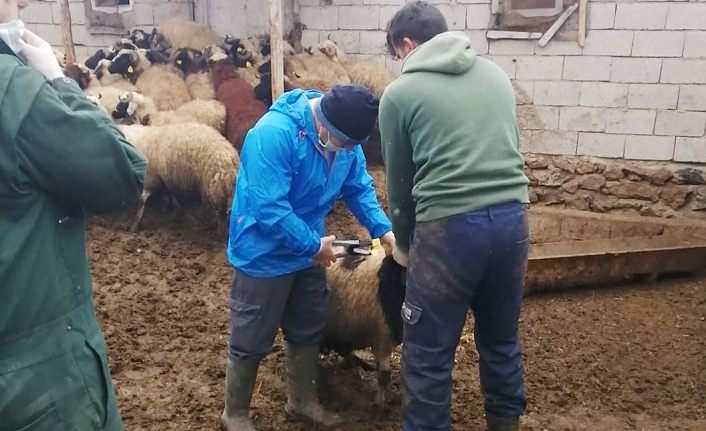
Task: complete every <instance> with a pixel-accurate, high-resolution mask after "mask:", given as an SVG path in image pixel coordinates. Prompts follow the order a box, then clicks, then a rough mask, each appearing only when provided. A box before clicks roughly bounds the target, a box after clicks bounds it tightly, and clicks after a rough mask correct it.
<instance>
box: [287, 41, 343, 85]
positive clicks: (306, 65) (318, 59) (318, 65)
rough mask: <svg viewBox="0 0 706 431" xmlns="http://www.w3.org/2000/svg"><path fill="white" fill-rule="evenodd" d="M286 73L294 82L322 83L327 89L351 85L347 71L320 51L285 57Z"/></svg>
mask: <svg viewBox="0 0 706 431" xmlns="http://www.w3.org/2000/svg"><path fill="white" fill-rule="evenodd" d="M284 73H285V75H287V76H288V77H289V79H291V80H292V81H314V82H315V81H321V82H323V83H325V84H326V86H327V87H332V86H334V85H336V84H350V83H351V80H350V78H349V77H348V72H346V69H344V68H343V66H342V65H341V64H340V63H339V62H337V61H335V60H333V59H331V58H329V57H328V56H326V55H325V54H323V53H322V52H320V51H318V50H310V51H309V52H304V53H301V54H296V55H291V56H287V57H285V59H284Z"/></svg>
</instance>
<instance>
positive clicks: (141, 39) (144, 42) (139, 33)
mask: <svg viewBox="0 0 706 431" xmlns="http://www.w3.org/2000/svg"><path fill="white" fill-rule="evenodd" d="M130 40H131V41H132V43H134V44H135V45H136V46H137V47H138V48H143V49H148V48H151V47H152V46H151V36H150V35H148V34H147V33H145V31H144V30H140V29H135V30H133V31H132V33H130Z"/></svg>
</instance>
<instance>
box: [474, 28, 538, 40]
mask: <svg viewBox="0 0 706 431" xmlns="http://www.w3.org/2000/svg"><path fill="white" fill-rule="evenodd" d="M485 37H486V38H488V39H520V40H522V39H524V40H527V39H539V38H540V37H542V33H537V32H527V31H501V30H488V32H487V33H486V35H485Z"/></svg>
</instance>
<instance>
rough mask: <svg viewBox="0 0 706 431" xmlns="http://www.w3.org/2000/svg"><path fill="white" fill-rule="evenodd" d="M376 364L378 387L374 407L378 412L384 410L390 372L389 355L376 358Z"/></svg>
mask: <svg viewBox="0 0 706 431" xmlns="http://www.w3.org/2000/svg"><path fill="white" fill-rule="evenodd" d="M376 358H377V364H378V375H377V380H378V387H377V392H376V394H375V407H376V409H377V410H378V411H381V412H382V411H384V410H385V395H386V393H387V387H388V386H389V384H390V377H391V375H392V371H391V370H390V355H389V354H387V355H383V356H382V357H380V356H377V355H376Z"/></svg>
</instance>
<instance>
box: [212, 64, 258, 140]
mask: <svg viewBox="0 0 706 431" xmlns="http://www.w3.org/2000/svg"><path fill="white" fill-rule="evenodd" d="M209 64H210V66H211V78H212V79H213V87H214V88H215V89H216V99H217V100H218V101H220V102H221V103H223V104H224V105H225V106H226V137H227V138H228V141H229V142H230V143H231V144H232V145H233V147H234V148H235V149H236V150H238V152H240V150H241V149H242V148H243V141H244V140H245V135H246V134H247V133H248V131H249V130H250V129H251V128H252V127H253V126H254V125H255V123H256V122H257V120H259V119H260V117H262V116H263V115H264V114H265V112H267V107H266V106H265V104H264V103H262V102H261V101H259V100H257V99H256V98H255V92H254V88H253V86H251V85H250V84H248V83H247V82H246V81H245V80H244V79H243V78H242V77H240V76H239V74H238V71H237V68H236V67H235V65H234V64H233V63H232V61H231V60H230V58H229V57H228V56H226V55H225V53H223V52H222V51H221V52H217V53H214V54H213V55H212V56H211V57H210V58H209Z"/></svg>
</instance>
